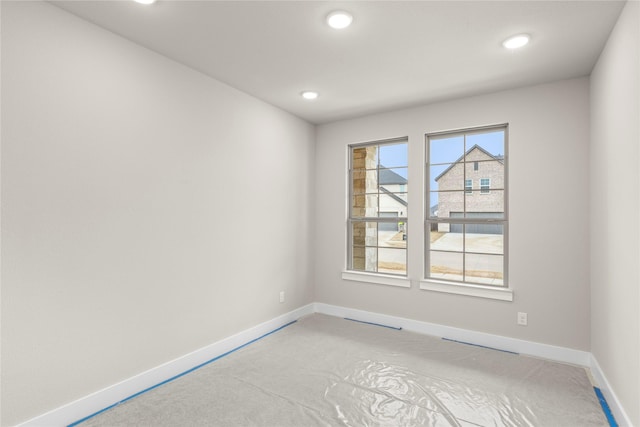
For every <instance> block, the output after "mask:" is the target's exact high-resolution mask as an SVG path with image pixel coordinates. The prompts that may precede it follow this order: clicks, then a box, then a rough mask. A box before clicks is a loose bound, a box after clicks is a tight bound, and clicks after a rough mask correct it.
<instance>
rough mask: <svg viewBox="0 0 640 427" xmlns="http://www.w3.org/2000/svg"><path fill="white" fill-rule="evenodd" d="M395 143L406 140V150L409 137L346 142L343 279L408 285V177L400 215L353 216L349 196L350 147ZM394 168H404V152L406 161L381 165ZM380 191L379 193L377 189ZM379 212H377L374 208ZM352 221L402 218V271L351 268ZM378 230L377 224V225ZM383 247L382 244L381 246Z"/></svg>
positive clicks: (394, 221)
mask: <svg viewBox="0 0 640 427" xmlns="http://www.w3.org/2000/svg"><path fill="white" fill-rule="evenodd" d="M395 144H406V146H407V153H408V150H409V138H408V136H404V137H398V138H390V139H384V140H376V141H369V142H361V143H355V144H349V145H348V146H347V181H348V185H347V199H346V200H347V210H346V228H347V230H346V243H347V248H346V249H347V250H346V255H347V257H346V264H345V270H344V271H343V273H342V278H343V279H345V280H353V281H361V282H371V283H377V284H384V285H392V286H401V287H410V281H409V279H408V275H409V255H408V254H409V233H408V230H409V223H408V207H409V192H408V191H407V186H408V177H407V184H405V185H404V186H403V187H404V189H405V191H404V193H405V194H406V199H407V200H406V202H407V205H406V209H405V211H404V215H398V216H396V217H382V216H379V215H378V216H377V217H367V216H364V217H355V216H354V215H353V212H352V210H353V197H354V194H355V193H354V188H353V171H354V168H353V151H354V149H357V148H363V147H370V146H378V147H380V146H384V145H395ZM376 168H377V170H378V173H379V171H380V170H381V168H380V159H378V160H377V165H376ZM394 168H406V169H407V171H408V169H409V157H408V155H407V164H406V165H384V169H391V170H393V169H394ZM378 194H380V193H378ZM378 213H380V212H378ZM355 222H375V223H377V224H381V223H399V222H403V223H404V227H405V235H406V240H405V241H406V244H405V248H404V251H405V272H404V274H402V273H400V274H395V273H389V272H378V271H375V272H373V271H364V270H355V269H353V249H354V243H353V238H354V236H353V223H355ZM378 230H379V228H378ZM376 248H377V249H380V247H379V246H378V244H376ZM383 248H384V247H383Z"/></svg>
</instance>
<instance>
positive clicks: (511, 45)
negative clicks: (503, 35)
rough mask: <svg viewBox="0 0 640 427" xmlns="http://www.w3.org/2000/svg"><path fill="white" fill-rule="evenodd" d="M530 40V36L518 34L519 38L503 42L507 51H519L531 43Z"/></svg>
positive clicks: (511, 38) (510, 38)
mask: <svg viewBox="0 0 640 427" xmlns="http://www.w3.org/2000/svg"><path fill="white" fill-rule="evenodd" d="M529 39H530V37H529V35H528V34H518V35H517V36H513V37H509V38H508V39H506V40H505V41H503V42H502V46H504V47H506V48H507V49H518V48H520V47H522V46H524V45H526V44H527V43H529Z"/></svg>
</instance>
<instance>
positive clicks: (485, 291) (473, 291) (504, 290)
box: [420, 123, 513, 301]
mask: <svg viewBox="0 0 640 427" xmlns="http://www.w3.org/2000/svg"><path fill="white" fill-rule="evenodd" d="M494 131H503V132H504V153H503V165H504V187H503V188H504V189H503V190H502V191H504V193H503V203H504V217H503V218H502V219H496V218H437V217H432V216H431V212H430V211H431V206H430V205H431V203H430V202H429V200H430V194H431V191H432V189H431V188H430V187H431V183H430V176H429V175H430V173H429V171H430V167H431V163H430V161H429V160H430V159H429V156H430V140H431V139H433V138H435V137H444V136H447V137H456V136H469V135H474V134H482V133H490V132H494ZM465 145H466V143H465ZM468 149H469V147H466V146H465V148H464V152H465V154H466V150H468ZM508 151H509V124H508V123H502V124H495V125H487V126H478V127H470V128H463V129H454V130H447V131H439V132H432V133H427V134H425V163H424V164H425V174H424V175H425V182H424V195H423V197H425V211H424V253H423V262H424V270H423V277H424V279H422V280H421V281H420V288H421V289H424V290H431V291H437V292H446V293H453V294H462V295H470V296H477V297H482V298H491V299H498V300H505V301H512V300H513V292H512V290H511V284H510V282H509V262H508V261H509V185H508V183H509V179H508V176H509V160H508V159H509V156H508ZM463 170H465V175H464V176H463V180H466V179H467V175H466V168H463ZM474 172H475V171H474ZM489 183H490V184H489V185H491V181H489ZM489 191H490V188H489ZM462 193H463V194H464V195H465V196H466V195H467V187H466V185H465V187H464V188H463V191H462ZM478 193H479V194H488V193H487V192H485V193H482V189H481V188H480V189H479V191H478ZM465 209H466V207H465ZM441 222H444V223H449V224H496V223H497V224H501V225H502V229H503V250H502V252H503V253H502V256H503V283H502V284H501V285H487V284H482V283H476V282H472V281H454V280H444V279H442V278H437V277H436V278H434V277H431V275H430V270H431V265H430V262H431V261H430V253H431V252H430V251H431V241H430V232H431V226H432V224H438V223H441ZM463 227H464V225H463ZM463 253H465V249H464V247H463ZM463 259H464V258H463ZM463 268H464V263H463ZM463 274H464V273H463Z"/></svg>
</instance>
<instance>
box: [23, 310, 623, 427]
mask: <svg viewBox="0 0 640 427" xmlns="http://www.w3.org/2000/svg"><path fill="white" fill-rule="evenodd" d="M313 313H321V314H327V315H330V316H337V317H343V318H344V317H346V318H351V319H355V320H360V321H364V322H370V323H378V324H381V325H387V326H392V327H397V328H402V329H405V330H407V331H411V332H417V333H421V334H426V335H432V336H436V337H443V338H448V339H452V340H456V341H464V342H469V343H473V344H477V345H482V346H486V347H492V348H496V349H501V350H506V351H511V352H516V353H520V354H526V355H530V356H535V357H541V358H545V359H549V360H554V361H558V362H563V363H572V364H575V365H580V366H585V367H590V368H591V370H592V373H593V377H594V379H595V380H596V381H597V383H598V385H599V386H600V389H601V390H602V392H603V394H604V396H605V398H606V399H607V402H608V404H609V406H610V408H611V411H612V413H613V415H614V416H615V418H616V420H617V422H618V424H619V425H620V426H632V424H631V422H630V421H629V418H628V416H627V414H626V413H625V411H624V409H623V407H622V405H621V404H620V401H619V400H618V399H617V397H616V395H615V393H614V392H613V389H612V388H611V386H610V384H609V382H608V381H607V379H606V377H605V376H604V374H603V372H602V370H601V369H600V366H599V365H598V362H597V360H596V359H595V357H593V355H592V354H591V353H589V352H585V351H580V350H574V349H569V348H564V347H558V346H552V345H548V344H541V343H535V342H530V341H524V340H519V339H515V338H508V337H503V336H499V335H493V334H487V333H484V332H476V331H469V330H465V329H460V328H454V327H451V326H444V325H438V324H435V323H428V322H422V321H419V320H412V319H406V318H402V317H397V316H390V315H385V314H378V313H373V312H369V311H363V310H356V309H352V308H347V307H340V306H335V305H330V304H324V303H312V304H308V305H306V306H303V307H300V308H298V309H296V310H293V311H291V312H289V313H286V314H283V315H281V316H278V317H276V318H274V319H271V320H269V321H267V322H264V323H261V324H259V325H257V326H255V327H252V328H250V329H247V330H245V331H242V332H240V333H238V334H235V335H233V336H231V337H228V338H225V339H223V340H220V341H218V342H216V343H213V344H211V345H208V346H206V347H203V348H201V349H199V350H196V351H194V352H192V353H189V354H187V355H185V356H182V357H179V358H177V359H175V360H172V361H170V362H167V363H165V364H163V365H160V366H158V367H155V368H153V369H150V370H148V371H146V372H143V373H141V374H138V375H136V376H134V377H131V378H129V379H127V380H124V381H122V382H120V383H118V384H114V385H112V386H109V387H107V388H105V389H102V390H100V391H97V392H95V393H92V394H90V395H89V396H86V397H83V398H81V399H78V400H76V401H74V402H71V403H69V404H67V405H64V406H62V407H59V408H57V409H54V410H52V411H49V412H47V413H45V414H43V415H40V416H38V417H36V418H33V419H31V420H29V421H26V422H24V423H21V424H19V426H21V427H35V426H66V425H69V424H71V423H74V422H76V421H78V420H81V419H83V418H85V417H87V416H90V415H92V414H95V413H96V412H99V411H101V410H103V409H105V408H108V407H110V406H112V405H114V404H116V403H118V402H121V401H123V400H125V399H127V398H128V397H130V396H132V395H134V394H137V393H139V392H141V391H143V390H146V389H148V388H150V387H153V386H155V385H157V384H160V383H162V382H164V381H166V380H167V379H170V378H173V377H175V376H176V375H180V374H182V373H184V372H186V371H189V370H190V369H193V368H194V367H197V366H199V365H201V364H203V363H205V362H207V361H210V360H212V359H214V358H216V357H218V356H220V355H223V354H225V353H228V352H230V351H232V350H234V349H236V348H238V347H240V346H242V345H244V344H246V343H248V342H250V341H253V340H255V339H257V338H259V337H262V336H263V335H265V334H268V333H269V332H271V331H273V330H275V329H278V328H279V327H281V326H283V325H286V324H288V323H290V322H292V321H294V320H297V319H299V318H300V317H303V316H306V315H309V314H313Z"/></svg>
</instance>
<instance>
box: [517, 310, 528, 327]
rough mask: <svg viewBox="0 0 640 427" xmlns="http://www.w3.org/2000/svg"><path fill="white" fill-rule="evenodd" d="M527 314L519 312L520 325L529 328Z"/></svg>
mask: <svg viewBox="0 0 640 427" xmlns="http://www.w3.org/2000/svg"><path fill="white" fill-rule="evenodd" d="M527 322H528V321H527V313H523V312H521V311H519V312H518V325H521V326H527Z"/></svg>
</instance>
